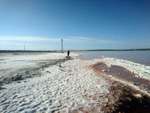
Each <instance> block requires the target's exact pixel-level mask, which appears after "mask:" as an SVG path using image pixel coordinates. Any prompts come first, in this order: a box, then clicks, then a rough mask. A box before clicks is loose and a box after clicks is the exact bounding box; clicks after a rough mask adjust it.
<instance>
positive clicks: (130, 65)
mask: <svg viewBox="0 0 150 113" xmlns="http://www.w3.org/2000/svg"><path fill="white" fill-rule="evenodd" d="M94 61H95V62H96V61H97V62H105V63H106V64H107V65H108V66H109V67H111V66H112V65H118V66H122V67H124V68H126V69H128V70H129V71H131V72H134V73H135V74H136V76H138V77H141V78H145V79H148V80H150V66H145V65H142V64H138V63H134V62H131V61H128V60H123V59H116V58H103V59H95V60H94Z"/></svg>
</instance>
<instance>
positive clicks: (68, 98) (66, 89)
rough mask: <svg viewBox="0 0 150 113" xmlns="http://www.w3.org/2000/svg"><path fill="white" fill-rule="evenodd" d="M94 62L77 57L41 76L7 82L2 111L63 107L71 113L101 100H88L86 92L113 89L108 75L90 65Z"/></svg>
mask: <svg viewBox="0 0 150 113" xmlns="http://www.w3.org/2000/svg"><path fill="white" fill-rule="evenodd" d="M58 56H59V55H58ZM59 57H60V56H59ZM61 57H62V56H61ZM55 58H56V56H55ZM94 63H95V62H93V61H82V60H80V59H74V60H70V61H67V62H65V63H62V64H61V67H59V66H58V65H54V66H51V67H48V68H45V69H44V70H43V71H42V75H43V76H41V77H36V78H30V79H27V82H23V81H22V82H21V83H11V84H8V85H4V86H3V87H4V88H6V89H3V90H0V97H1V99H0V112H2V113H14V112H15V113H29V112H37V113H41V112H47V113H51V112H53V111H54V110H58V109H59V110H60V111H62V112H64V113H67V112H69V110H74V109H78V105H84V106H85V107H87V108H90V107H91V105H92V104H93V103H97V102H95V101H94V100H91V101H90V100H87V99H86V98H84V96H85V95H86V94H88V95H95V94H104V95H106V94H107V93H109V91H108V89H109V87H108V86H109V85H110V83H108V82H107V81H106V80H105V79H104V78H101V77H99V76H95V75H96V73H95V72H94V71H93V70H92V69H89V66H90V65H93V64H94ZM62 70H63V71H62ZM47 72H50V73H47ZM103 100H106V99H104V98H103ZM102 102H104V101H100V103H99V104H102Z"/></svg>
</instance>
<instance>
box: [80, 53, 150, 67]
mask: <svg viewBox="0 0 150 113" xmlns="http://www.w3.org/2000/svg"><path fill="white" fill-rule="evenodd" d="M103 57H113V58H118V59H124V60H129V61H132V62H135V63H140V64H144V65H147V66H150V60H149V59H150V51H93V52H86V53H85V54H83V55H82V56H80V59H82V60H92V59H100V58H103Z"/></svg>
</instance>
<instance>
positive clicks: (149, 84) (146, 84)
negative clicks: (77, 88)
mask: <svg viewBox="0 0 150 113" xmlns="http://www.w3.org/2000/svg"><path fill="white" fill-rule="evenodd" d="M94 68H95V69H96V70H98V71H101V72H104V73H106V74H108V75H113V76H115V77H117V78H120V79H123V80H126V81H129V82H134V84H135V85H138V86H141V87H143V88H145V89H147V90H150V81H149V80H147V79H142V78H137V77H136V74H134V73H132V72H130V71H128V70H127V69H126V68H123V67H121V66H115V65H113V66H112V67H110V68H109V67H108V66H107V65H106V64H104V63H98V64H96V65H94Z"/></svg>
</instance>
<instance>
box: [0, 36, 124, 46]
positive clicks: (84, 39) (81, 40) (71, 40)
mask: <svg viewBox="0 0 150 113" xmlns="http://www.w3.org/2000/svg"><path fill="white" fill-rule="evenodd" d="M60 39H61V38H43V37H28V36H0V41H8V42H9V41H18V42H19V41H20V42H36V41H50V42H60ZM63 40H64V41H65V42H69V43H106V44H107V43H126V42H120V41H113V40H100V39H95V38H88V37H73V36H71V37H70V38H63Z"/></svg>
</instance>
